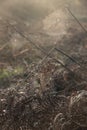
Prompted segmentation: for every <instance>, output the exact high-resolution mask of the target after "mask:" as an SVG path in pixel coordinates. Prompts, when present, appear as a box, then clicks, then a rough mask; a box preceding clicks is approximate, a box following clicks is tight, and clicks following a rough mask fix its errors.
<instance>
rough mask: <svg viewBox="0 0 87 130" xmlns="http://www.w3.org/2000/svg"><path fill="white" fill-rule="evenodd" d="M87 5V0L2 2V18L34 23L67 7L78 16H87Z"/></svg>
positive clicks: (0, 9)
mask: <svg viewBox="0 0 87 130" xmlns="http://www.w3.org/2000/svg"><path fill="white" fill-rule="evenodd" d="M86 5H87V0H73V1H72V0H14V1H13V0H0V16H2V15H3V16H10V15H11V16H12V17H19V18H20V19H23V20H24V19H25V20H30V21H33V20H39V19H41V18H44V17H45V16H46V15H48V14H49V13H51V12H52V11H54V10H56V9H57V10H58V9H60V8H65V6H69V8H71V9H72V11H74V13H75V14H76V15H78V16H79V15H82V16H86V13H87V11H86V7H87V6H86Z"/></svg>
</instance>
